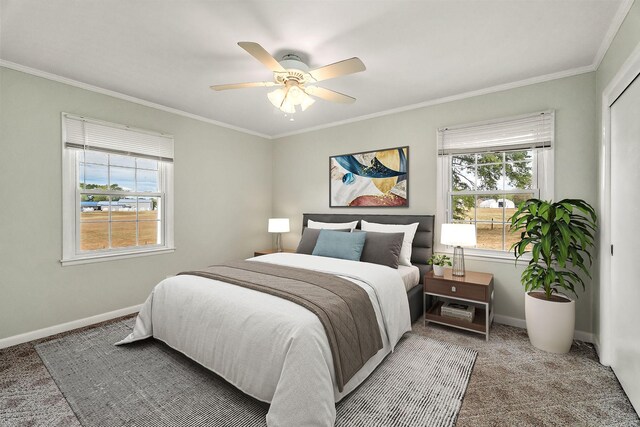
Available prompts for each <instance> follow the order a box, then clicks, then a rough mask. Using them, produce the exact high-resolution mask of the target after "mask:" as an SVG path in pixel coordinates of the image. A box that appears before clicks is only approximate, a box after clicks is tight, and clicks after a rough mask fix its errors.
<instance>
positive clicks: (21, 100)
mask: <svg viewBox="0 0 640 427" xmlns="http://www.w3.org/2000/svg"><path fill="white" fill-rule="evenodd" d="M63 111H64V112H68V113H74V114H80V115H85V116H87V117H93V118H97V119H101V120H106V121H110V122H115V123H122V124H128V125H132V126H135V127H139V128H143V129H150V130H155V131H161V132H166V133H171V134H173V135H174V136H175V167H174V170H175V178H174V185H175V245H176V247H177V250H176V251H175V252H174V253H171V254H163V255H154V256H147V257H138V258H131V259H125V260H118V261H108V262H101V263H93V264H85V265H76V266H67V267H62V266H61V265H60V263H59V260H60V258H61V256H62V190H61V186H62V185H61V183H62V175H61V162H62V160H61V159H62V153H61V151H62V149H61V112H63ZM0 126H1V127H0V152H1V153H2V155H0V179H1V182H2V185H1V186H0V219H1V220H0V339H1V338H5V337H9V336H13V335H17V334H20V333H24V332H29V331H34V330H37V329H40V328H44V327H48V326H53V325H57V324H61V323H64V322H69V321H73V320H77V319H82V318H85V317H89V316H93V315H97V314H102V313H105V312H109V311H113V310H117V309H121V308H125V307H129V306H132V305H136V304H140V303H142V302H143V301H144V300H145V299H146V297H147V296H148V294H149V291H150V290H151V288H152V287H153V286H154V285H155V284H156V283H158V281H160V280H161V279H163V278H165V277H166V276H167V275H170V274H175V273H177V272H179V271H181V270H188V269H191V268H195V267H202V266H206V265H209V264H211V263H214V262H218V261H223V260H226V259H232V258H240V257H248V256H250V255H251V254H252V252H253V250H255V249H257V248H264V247H269V246H270V244H271V241H270V237H269V235H268V234H267V233H266V223H267V218H269V216H270V215H271V193H272V191H271V180H270V177H271V172H272V143H271V142H270V141H268V140H265V139H263V138H259V137H255V136H250V135H247V134H243V133H240V132H236V131H233V130H229V129H226V128H222V127H219V126H215V125H212V124H208V123H204V122H201V121H197V120H193V119H189V118H186V117H183V116H179V115H175V114H171V113H168V112H164V111H161V110H157V109H154V108H149V107H144V106H141V105H138V104H134V103H131V102H128V101H123V100H121V99H117V98H113V97H110V96H106V95H101V94H98V93H94V92H91V91H87V90H83V89H79V88H76V87H72V86H69V85H65V84H62V83H57V82H53V81H50V80H46V79H43V78H39V77H34V76H32V75H28V74H24V73H21V72H17V71H13V70H10V69H6V68H0Z"/></svg>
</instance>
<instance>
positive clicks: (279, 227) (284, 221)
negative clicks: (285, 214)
mask: <svg viewBox="0 0 640 427" xmlns="http://www.w3.org/2000/svg"><path fill="white" fill-rule="evenodd" d="M268 231H269V233H288V232H289V218H269V230H268Z"/></svg>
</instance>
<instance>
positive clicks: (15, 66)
mask: <svg viewBox="0 0 640 427" xmlns="http://www.w3.org/2000/svg"><path fill="white" fill-rule="evenodd" d="M0 67H5V68H9V69H11V70H15V71H20V72H23V73H26V74H31V75H33V76H36V77H42V78H45V79H48V80H52V81H55V82H58V83H64V84H67V85H69V86H74V87H77V88H80V89H85V90H88V91H91V92H95V93H99V94H102V95H107V96H111V97H113V98H118V99H122V100H124V101H129V102H133V103H134V104H138V105H143V106H145V107H150V108H155V109H156V110H161V111H165V112H167V113H172V114H176V115H178V116H182V117H187V118H190V119H194V120H198V121H200V122H204V123H209V124H212V125H216V126H220V127H223V128H226V129H231V130H234V131H237V132H241V133H246V134H249V135H253V136H258V137H260V138H265V139H273V137H271V136H269V135H266V134H263V133H260V132H255V131H252V130H249V129H244V128H241V127H238V126H234V125H230V124H228V123H223V122H219V121H217V120H213V119H209V118H207V117H203V116H199V115H197V114H192V113H188V112H186V111H182V110H178V109H176V108H172V107H167V106H166V105H162V104H156V103H155V102H151V101H145V100H144V99H140V98H136V97H134V96H130V95H125V94H124V93H120V92H116V91H113V90H109V89H104V88H101V87H98V86H94V85H90V84H88V83H83V82H80V81H77V80H73V79H69V78H67V77H62V76H59V75H57V74H53V73H48V72H46V71H42V70H38V69H36V68H31V67H27V66H25V65H21V64H17V63H15V62H11V61H7V60H4V59H0Z"/></svg>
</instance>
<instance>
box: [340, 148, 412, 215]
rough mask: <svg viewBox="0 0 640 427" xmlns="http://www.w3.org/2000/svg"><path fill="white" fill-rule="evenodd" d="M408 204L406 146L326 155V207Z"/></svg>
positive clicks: (407, 158)
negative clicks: (327, 173)
mask: <svg viewBox="0 0 640 427" xmlns="http://www.w3.org/2000/svg"><path fill="white" fill-rule="evenodd" d="M408 206H409V147H408V146H407V147H396V148H385V149H383V150H375V151H366V152H362V153H352V154H343V155H340V156H331V157H329V207H332V208H337V207H408Z"/></svg>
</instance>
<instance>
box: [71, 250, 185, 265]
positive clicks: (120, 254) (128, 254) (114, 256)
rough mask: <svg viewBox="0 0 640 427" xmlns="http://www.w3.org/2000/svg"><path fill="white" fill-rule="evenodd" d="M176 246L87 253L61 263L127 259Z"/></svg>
mask: <svg viewBox="0 0 640 427" xmlns="http://www.w3.org/2000/svg"><path fill="white" fill-rule="evenodd" d="M175 250H176V248H159V249H149V250H141V251H129V252H114V253H108V254H104V253H103V254H99V255H97V254H96V255H87V256H81V257H77V258H69V259H62V260H60V264H62V266H63V267H66V266H68V265H79V264H91V263H94V262H104V261H115V260H118V259H127V258H136V257H141V256H149V255H160V254H165V253H171V252H175Z"/></svg>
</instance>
